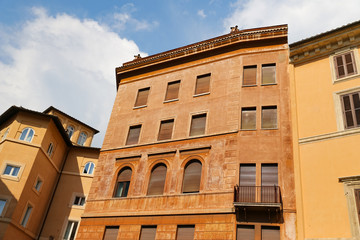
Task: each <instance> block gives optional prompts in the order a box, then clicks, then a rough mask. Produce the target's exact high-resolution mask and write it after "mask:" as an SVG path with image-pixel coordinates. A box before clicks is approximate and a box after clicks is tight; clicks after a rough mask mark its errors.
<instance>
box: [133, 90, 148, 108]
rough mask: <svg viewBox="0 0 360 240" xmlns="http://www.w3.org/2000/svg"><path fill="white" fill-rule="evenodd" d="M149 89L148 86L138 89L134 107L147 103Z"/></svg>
mask: <svg viewBox="0 0 360 240" xmlns="http://www.w3.org/2000/svg"><path fill="white" fill-rule="evenodd" d="M149 91H150V88H149V87H148V88H143V89H139V91H138V94H137V98H136V102H135V106H134V107H141V106H146V104H147V99H148V95H149Z"/></svg>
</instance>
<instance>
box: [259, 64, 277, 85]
mask: <svg viewBox="0 0 360 240" xmlns="http://www.w3.org/2000/svg"><path fill="white" fill-rule="evenodd" d="M275 69H276V67H275V64H266V65H262V74H261V75H262V84H274V83H276V80H275Z"/></svg>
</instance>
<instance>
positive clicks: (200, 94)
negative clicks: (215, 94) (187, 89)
mask: <svg viewBox="0 0 360 240" xmlns="http://www.w3.org/2000/svg"><path fill="white" fill-rule="evenodd" d="M205 95H210V92H206V93H199V94H195V95H193V97H200V96H205Z"/></svg>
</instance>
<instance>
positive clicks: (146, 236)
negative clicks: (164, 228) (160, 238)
mask: <svg viewBox="0 0 360 240" xmlns="http://www.w3.org/2000/svg"><path fill="white" fill-rule="evenodd" d="M155 236H156V227H142V228H141V234H140V240H155Z"/></svg>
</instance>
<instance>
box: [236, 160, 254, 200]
mask: <svg viewBox="0 0 360 240" xmlns="http://www.w3.org/2000/svg"><path fill="white" fill-rule="evenodd" d="M239 185H240V189H239V201H240V202H255V197H256V189H255V185H256V165H255V164H240V184H239Z"/></svg>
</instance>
